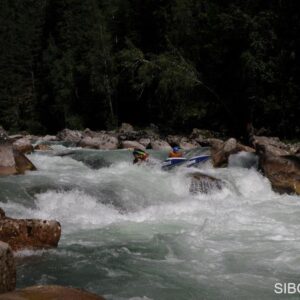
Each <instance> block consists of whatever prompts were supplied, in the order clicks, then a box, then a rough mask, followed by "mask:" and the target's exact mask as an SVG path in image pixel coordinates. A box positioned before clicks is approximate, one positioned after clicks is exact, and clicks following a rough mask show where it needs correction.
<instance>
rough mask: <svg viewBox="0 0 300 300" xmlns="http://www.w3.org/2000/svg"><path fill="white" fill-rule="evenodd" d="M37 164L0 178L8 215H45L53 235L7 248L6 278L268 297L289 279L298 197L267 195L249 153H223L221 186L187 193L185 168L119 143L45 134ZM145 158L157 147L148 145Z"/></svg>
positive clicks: (159, 293)
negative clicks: (47, 143) (138, 158)
mask: <svg viewBox="0 0 300 300" xmlns="http://www.w3.org/2000/svg"><path fill="white" fill-rule="evenodd" d="M55 149H56V152H55V153H54V154H51V153H49V154H39V153H35V154H32V155H31V156H30V159H31V160H32V161H33V163H34V164H35V165H36V166H37V167H38V171H37V172H30V173H27V174H26V175H25V176H11V177H2V178H0V206H1V207H2V208H3V209H4V210H5V211H6V213H7V215H8V216H11V217H16V218H46V219H56V220H58V221H59V222H61V224H62V238H61V241H60V244H59V247H58V248H57V249H54V250H50V251H23V252H19V253H18V254H17V262H18V280H17V285H18V287H24V286H28V285H33V284H65V285H71V286H75V287H81V288H85V289H87V290H89V291H91V292H95V293H98V294H102V295H104V296H105V297H106V298H107V299H241V298H244V299H276V297H275V296H276V295H275V294H274V284H275V283H276V282H289V281H290V282H299V276H298V275H299V271H300V264H299V259H300V256H299V247H300V233H299V232H300V224H299V217H300V202H299V200H300V197H297V196H288V195H279V194H276V193H274V192H273V191H272V190H271V187H270V183H269V181H268V180H267V179H266V178H264V177H263V176H262V175H261V174H260V173H259V172H257V170H256V168H255V165H256V160H255V157H252V156H247V154H240V155H237V156H233V157H231V160H230V165H229V167H228V168H226V169H213V168H212V167H211V165H210V164H209V163H206V164H205V165H203V166H202V170H203V171H204V172H206V173H207V174H209V175H212V176H215V177H217V178H220V179H223V180H225V181H226V182H227V183H228V184H227V185H226V187H224V188H223V189H222V190H221V191H213V192H212V193H209V194H197V195H191V194H190V193H189V184H190V179H189V178H188V176H186V174H187V173H188V172H191V171H193V170H194V171H195V170H198V169H195V168H192V169H186V168H179V169H177V170H175V171H172V172H165V171H162V170H161V169H160V167H159V166H155V165H154V166H134V165H132V164H131V159H132V158H131V154H130V152H129V151H126V150H119V151H93V150H82V149H76V148H73V149H71V151H70V149H66V148H64V147H62V146H56V148H55ZM151 155H152V156H154V157H155V158H156V159H157V160H159V159H163V158H164V156H165V153H163V152H152V153H151Z"/></svg>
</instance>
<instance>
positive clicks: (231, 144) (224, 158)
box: [211, 138, 255, 167]
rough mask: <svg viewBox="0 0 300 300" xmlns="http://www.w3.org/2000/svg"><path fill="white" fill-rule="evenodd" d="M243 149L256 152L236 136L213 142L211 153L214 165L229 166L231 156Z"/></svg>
mask: <svg viewBox="0 0 300 300" xmlns="http://www.w3.org/2000/svg"><path fill="white" fill-rule="evenodd" d="M241 151H245V152H251V153H254V152H255V150H254V149H253V148H251V147H248V146H245V145H242V144H240V143H238V142H237V140H236V139H234V138H230V139H228V140H227V141H225V142H223V143H219V142H217V143H215V144H213V145H212V150H211V154H212V161H213V165H214V167H224V166H227V164H228V158H229V156H230V155H231V154H236V153H238V152H241Z"/></svg>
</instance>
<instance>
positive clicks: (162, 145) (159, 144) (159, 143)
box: [150, 140, 172, 151]
mask: <svg viewBox="0 0 300 300" xmlns="http://www.w3.org/2000/svg"><path fill="white" fill-rule="evenodd" d="M150 145H151V148H152V149H153V150H168V151H170V150H172V148H171V146H170V145H169V144H168V143H167V142H166V141H163V140H155V141H151V143H150Z"/></svg>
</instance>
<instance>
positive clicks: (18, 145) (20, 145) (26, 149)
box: [13, 137, 33, 154]
mask: <svg viewBox="0 0 300 300" xmlns="http://www.w3.org/2000/svg"><path fill="white" fill-rule="evenodd" d="M13 149H15V150H18V151H19V152H21V153H23V154H28V153H31V152H32V151H33V146H32V145H31V142H30V140H29V139H28V138H26V137H24V138H21V139H18V140H16V141H15V142H14V143H13Z"/></svg>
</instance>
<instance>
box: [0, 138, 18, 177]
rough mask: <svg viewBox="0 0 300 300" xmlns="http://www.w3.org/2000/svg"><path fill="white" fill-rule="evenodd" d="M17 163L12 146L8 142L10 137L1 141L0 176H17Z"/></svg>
mask: <svg viewBox="0 0 300 300" xmlns="http://www.w3.org/2000/svg"><path fill="white" fill-rule="evenodd" d="M17 173H18V171H17V169H16V163H15V158H14V152H13V148H12V144H10V143H9V142H8V137H7V139H5V138H4V137H3V139H2V140H1V139H0V175H13V174H17Z"/></svg>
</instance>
